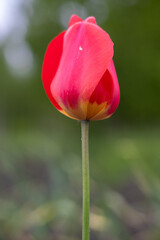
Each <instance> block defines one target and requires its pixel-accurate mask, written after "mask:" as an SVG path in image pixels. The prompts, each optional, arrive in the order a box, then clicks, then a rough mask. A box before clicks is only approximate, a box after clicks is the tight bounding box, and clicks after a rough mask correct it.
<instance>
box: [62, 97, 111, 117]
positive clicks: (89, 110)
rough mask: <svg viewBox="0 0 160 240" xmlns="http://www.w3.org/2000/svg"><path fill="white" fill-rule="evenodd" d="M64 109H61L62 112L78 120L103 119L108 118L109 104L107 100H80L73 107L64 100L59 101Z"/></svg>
mask: <svg viewBox="0 0 160 240" xmlns="http://www.w3.org/2000/svg"><path fill="white" fill-rule="evenodd" d="M58 104H59V105H60V106H61V108H62V109H63V110H60V112H61V113H63V114H64V115H66V116H67V117H70V118H72V119H76V120H86V119H87V120H90V121H94V120H102V119H105V118H108V117H109V116H107V111H108V108H109V105H107V102H103V103H101V104H98V103H97V102H94V103H90V102H89V101H80V102H79V104H77V106H76V107H74V108H72V107H70V105H69V104H68V105H67V106H66V105H64V104H63V103H62V102H58Z"/></svg>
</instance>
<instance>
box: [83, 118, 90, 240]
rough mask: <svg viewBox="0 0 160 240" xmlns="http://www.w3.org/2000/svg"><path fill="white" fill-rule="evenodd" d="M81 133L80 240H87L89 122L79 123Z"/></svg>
mask: <svg viewBox="0 0 160 240" xmlns="http://www.w3.org/2000/svg"><path fill="white" fill-rule="evenodd" d="M81 131H82V178H83V184H82V185H83V217H82V240H89V205H90V191H89V147H88V133H89V121H81Z"/></svg>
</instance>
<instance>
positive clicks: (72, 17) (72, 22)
mask: <svg viewBox="0 0 160 240" xmlns="http://www.w3.org/2000/svg"><path fill="white" fill-rule="evenodd" d="M77 22H82V18H80V17H79V16H77V15H72V16H71V18H70V20H69V25H68V26H69V27H70V26H72V25H73V24H75V23H77Z"/></svg>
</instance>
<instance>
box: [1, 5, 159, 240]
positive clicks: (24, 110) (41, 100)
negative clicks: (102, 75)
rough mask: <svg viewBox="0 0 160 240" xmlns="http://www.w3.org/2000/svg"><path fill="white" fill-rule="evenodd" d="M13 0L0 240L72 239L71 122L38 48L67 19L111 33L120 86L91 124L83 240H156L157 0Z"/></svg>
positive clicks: (6, 54) (75, 234)
mask: <svg viewBox="0 0 160 240" xmlns="http://www.w3.org/2000/svg"><path fill="white" fill-rule="evenodd" d="M7 1H8V4H9V0H6V2H7ZM16 2H19V4H20V6H19V8H18V9H19V13H20V15H18V14H17V15H16V14H15V12H14V11H13V12H12V14H13V16H10V17H12V18H13V20H15V21H16V20H17V23H16V24H17V25H16V26H15V28H14V29H11V31H10V33H9V34H8V35H7V36H6V37H5V38H4V39H3V41H2V39H1V36H0V52H1V54H0V72H1V81H0V131H1V135H0V212H1V214H0V239H2V240H4V239H5V240H35V239H39V240H42V239H46V240H52V239H54V240H80V239H81V149H80V129H79V128H80V126H79V123H78V122H76V121H73V120H71V119H68V118H66V117H65V116H63V115H61V114H60V113H58V111H57V110H56V109H54V107H53V106H52V105H51V103H50V102H49V100H48V98H47V97H46V94H45V92H44V89H43V86H42V81H41V67H42V63H43V56H44V53H45V50H46V47H47V44H48V43H49V42H50V41H51V39H53V38H54V37H55V36H56V35H58V34H59V33H60V32H61V31H63V30H64V29H66V28H67V24H68V20H69V17H70V16H71V14H73V13H75V14H78V15H80V16H81V17H83V18H85V17H87V16H89V15H94V16H95V17H96V19H97V22H98V24H99V25H100V26H101V27H103V28H104V29H105V30H106V31H107V32H108V33H109V34H110V36H111V38H112V40H113V42H114V46H115V47H114V49H115V56H114V62H115V65H116V69H117V74H118V78H119V83H120V89H121V102H120V106H119V108H118V110H117V111H116V113H115V115H114V116H112V117H111V118H110V119H108V120H105V121H100V122H94V123H91V129H90V140H91V141H90V158H91V161H90V169H91V170H90V172H91V239H92V240H97V239H99V240H106V239H107V240H120V239H123V240H159V239H160V230H159V229H160V224H159V223H160V217H159V216H160V197H159V196H160V171H159V170H160V150H159V146H160V128H159V125H158V124H159V121H160V111H159V104H160V96H159V92H160V47H159V42H160V31H159V12H160V1H159V0H101V1H99V0H79V1H67V0H59V1H58V0H45V1H43V0H28V1H25V0H24V1H23V0H21V1H20V0H15V1H14V4H16ZM14 4H13V6H14ZM0 6H1V5H0ZM13 6H12V7H13ZM0 13H1V11H0ZM8 15H9V14H8ZM18 16H19V17H20V18H18ZM18 24H19V25H18ZM8 28H9V26H8Z"/></svg>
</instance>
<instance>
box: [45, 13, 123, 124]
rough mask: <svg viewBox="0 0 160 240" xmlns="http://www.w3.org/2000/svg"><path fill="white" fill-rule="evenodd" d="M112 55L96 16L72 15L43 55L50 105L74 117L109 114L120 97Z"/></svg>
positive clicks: (94, 116)
mask: <svg viewBox="0 0 160 240" xmlns="http://www.w3.org/2000/svg"><path fill="white" fill-rule="evenodd" d="M112 58H113V42H112V40H111V39H110V37H109V35H108V33H106V32H105V31H104V30H102V29H101V28H100V27H99V26H98V25H97V24H96V20H95V18H94V17H88V18H87V19H86V20H84V21H82V19H81V18H80V17H78V16H76V15H73V16H72V17H71V19H70V22H69V27H68V29H67V30H66V31H65V32H62V33H61V34H59V35H58V36H57V37H56V38H54V39H53V40H52V41H51V43H50V44H49V45H48V48H47V51H46V54H45V57H44V63H43V70H42V79H43V85H44V88H45V91H46V93H47V95H48V97H49V99H50V101H51V102H52V104H53V105H54V106H55V107H56V108H57V109H58V110H59V111H60V112H61V113H63V114H65V115H67V116H68V117H70V118H73V119H77V120H91V121H92V120H101V119H105V118H108V117H110V116H111V115H112V114H113V113H114V111H115V110H116V108H117V107H118V104H119V99H120V91H119V84H118V79H117V75H116V71H115V67H114V63H113V60H112Z"/></svg>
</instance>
